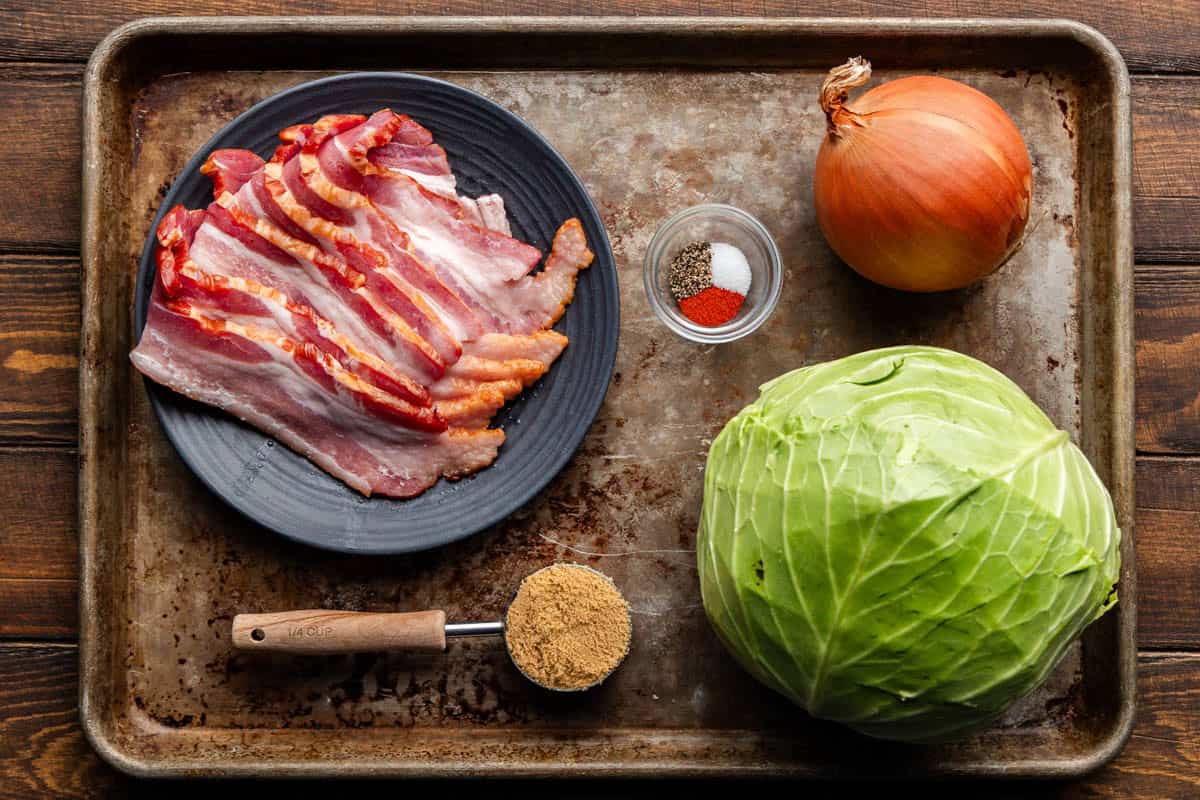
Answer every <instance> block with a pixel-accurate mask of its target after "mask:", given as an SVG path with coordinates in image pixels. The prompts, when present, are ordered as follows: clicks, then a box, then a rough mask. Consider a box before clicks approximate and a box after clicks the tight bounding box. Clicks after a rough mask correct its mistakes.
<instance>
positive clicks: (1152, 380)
mask: <svg viewBox="0 0 1200 800" xmlns="http://www.w3.org/2000/svg"><path fill="white" fill-rule="evenodd" d="M1135 285H1136V314H1137V319H1136V329H1137V376H1138V382H1137V393H1136V394H1137V400H1136V403H1137V446H1138V449H1139V450H1141V451H1143V452H1148V453H1195V452H1197V451H1198V450H1200V382H1198V381H1197V376H1198V375H1200V268H1197V267H1141V268H1139V269H1138V270H1137V273H1136V276H1135Z"/></svg>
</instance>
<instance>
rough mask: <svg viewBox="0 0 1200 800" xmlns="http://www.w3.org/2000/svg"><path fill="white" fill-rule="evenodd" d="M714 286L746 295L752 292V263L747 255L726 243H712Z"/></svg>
mask: <svg viewBox="0 0 1200 800" xmlns="http://www.w3.org/2000/svg"><path fill="white" fill-rule="evenodd" d="M709 247H710V248H711V249H712V282H713V286H717V287H720V288H721V289H725V290H726V291H730V292H736V293H738V294H740V295H745V294H747V293H748V292H749V291H750V262H749V261H747V260H746V254H745V253H743V252H742V251H741V250H740V249H738V248H737V247H734V246H733V245H731V244H726V243H725V242H712V243H711V244H710V245H709Z"/></svg>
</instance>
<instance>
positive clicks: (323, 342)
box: [159, 251, 444, 429]
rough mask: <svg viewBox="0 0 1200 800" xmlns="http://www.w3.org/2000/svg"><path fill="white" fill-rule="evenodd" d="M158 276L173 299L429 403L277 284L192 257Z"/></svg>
mask: <svg viewBox="0 0 1200 800" xmlns="http://www.w3.org/2000/svg"><path fill="white" fill-rule="evenodd" d="M164 252H165V251H164ZM159 278H160V280H161V282H162V286H163V291H164V293H165V294H166V296H167V297H169V298H170V299H171V300H173V301H184V302H186V303H187V304H188V305H189V306H191V307H193V308H198V309H201V310H203V311H204V312H205V313H212V314H217V315H221V316H222V317H225V318H232V319H242V320H246V319H248V318H254V324H256V325H257V326H258V327H261V328H264V329H267V328H269V329H273V330H275V331H277V332H278V333H279V334H280V335H283V336H287V337H289V338H291V339H292V340H295V341H296V342H300V343H304V344H309V345H311V346H313V347H317V348H319V349H320V350H321V351H323V352H325V353H328V354H329V355H330V356H332V357H333V358H334V359H336V360H337V361H338V363H339V364H340V365H341V366H342V368H343V369H344V370H346V371H348V372H351V373H353V374H355V375H357V376H358V377H359V378H361V379H363V380H365V381H367V382H368V383H370V384H371V385H372V386H375V387H376V388H377V389H380V390H382V391H385V392H388V393H390V394H393V395H395V396H396V397H398V398H400V399H402V400H404V401H405V402H408V403H412V404H415V405H417V406H428V405H429V404H430V396H429V390H428V389H426V388H425V387H424V386H422V385H420V384H419V383H416V382H415V381H413V380H412V379H411V378H410V377H408V376H407V375H404V374H402V373H400V372H397V371H396V370H395V369H393V368H392V366H391V365H390V364H388V363H387V362H386V361H383V360H382V359H381V358H379V357H378V356H376V355H375V354H374V353H372V352H369V351H366V350H362V349H361V348H359V347H358V346H356V345H355V344H354V343H353V342H352V341H350V340H349V339H348V338H347V337H346V336H343V335H342V334H341V333H340V332H338V330H337V329H336V328H335V327H334V326H333V325H332V324H331V323H330V322H329V321H328V320H326V319H324V318H323V317H321V316H320V315H318V314H317V313H316V312H315V311H314V310H313V309H312V308H311V307H310V306H307V305H304V304H303V303H297V302H295V301H293V300H291V299H290V298H288V297H287V296H286V295H284V294H283V293H282V292H280V291H278V290H276V289H273V288H271V287H269V286H263V285H262V284H259V283H257V282H255V281H252V280H246V279H244V278H236V277H228V276H225V275H213V274H211V273H207V272H204V271H203V270H201V269H199V268H198V267H197V266H196V265H195V262H193V261H192V260H191V259H185V260H182V261H180V260H179V259H178V258H176V259H175V260H174V264H173V268H172V269H169V270H168V269H160V270H159ZM426 417H428V415H426V414H422V416H421V418H420V419H414V420H413V422H414V425H413V427H420V428H423V429H424V428H428V427H429V426H430V425H431V424H433V423H431V422H430V421H429V420H428V419H426ZM443 427H444V426H443Z"/></svg>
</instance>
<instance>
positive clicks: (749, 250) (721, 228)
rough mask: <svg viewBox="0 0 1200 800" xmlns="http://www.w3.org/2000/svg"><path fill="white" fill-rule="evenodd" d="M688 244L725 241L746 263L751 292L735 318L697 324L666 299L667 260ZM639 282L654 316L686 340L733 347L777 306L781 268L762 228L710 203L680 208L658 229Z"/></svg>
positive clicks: (744, 216) (737, 212) (746, 216)
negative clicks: (748, 268) (713, 323)
mask: <svg viewBox="0 0 1200 800" xmlns="http://www.w3.org/2000/svg"><path fill="white" fill-rule="evenodd" d="M692 242H726V243H728V244H731V245H733V246H735V247H737V248H739V249H741V251H742V252H743V253H745V254H746V260H747V261H749V262H750V276H751V277H750V291H749V292H748V293H747V295H746V302H744V303H743V304H742V307H741V308H739V309H738V313H737V316H735V317H734V318H733V319H732V320H730V321H729V322H727V323H725V324H724V325H717V326H713V327H709V326H706V325H697V324H696V323H695V322H692V321H691V320H690V319H688V318H687V317H685V316H684V315H683V312H682V311H681V310H680V309H679V303H677V302H676V301H675V298H674V297H673V296H672V295H671V288H670V283H669V273H670V268H671V261H672V260H673V259H674V258H675V256H676V255H678V254H679V251H680V250H682V249H683V248H685V247H687V246H688V245H689V244H691V243H692ZM642 280H643V282H644V283H645V285H646V295H647V296H648V297H649V299H650V306H651V308H653V309H654V313H655V314H657V315H658V318H659V319H660V320H662V322H663V324H665V325H666V326H667V327H668V328H670V329H671V330H673V331H674V332H675V333H677V334H679V335H680V336H682V337H683V338H685V339H690V340H691V341H693V342H702V343H705V344H721V343H723V342H732V341H735V340H737V339H740V338H742V337H743V336H745V335H747V334H749V333H752V332H753V331H755V330H757V329H758V327H759V326H760V325H762V324H763V323H764V322H766V321H767V318H768V317H769V316H771V312H773V311H774V310H775V306H776V304H778V303H779V293H780V290H781V289H782V286H783V264H782V263H781V261H780V259H779V249H778V248H777V247H776V246H775V241H774V240H773V239H772V238H771V234H770V233H769V232H768V231H767V229H766V228H765V227H763V224H762V223H761V222H759V221H758V220H756V219H755V218H754V217H752V216H750V215H749V214H747V213H746V212H745V211H742V210H741V209H740V208H734V207H733V206H728V205H722V204H719V203H710V204H706V205H700V206H692V207H691V208H688V209H684V210H683V211H680V212H679V213H677V214H675V215H674V216H673V217H671V218H670V219H668V220H667V221H666V222H664V223H663V224H662V226H661V227H659V229H658V231H657V232H656V233H655V234H654V238H653V239H651V240H650V247H649V249H648V250H647V251H646V262H645V264H644V265H643V267H642Z"/></svg>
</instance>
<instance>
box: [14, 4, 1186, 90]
mask: <svg viewBox="0 0 1200 800" xmlns="http://www.w3.org/2000/svg"><path fill="white" fill-rule="evenodd" d="M380 13H386V14H399V15H404V14H445V13H454V14H460V15H463V16H477V15H496V14H582V15H601V14H624V15H631V16H639V15H646V14H695V15H705V16H718V15H763V16H854V17H879V16H893V17H907V16H921V17H973V16H981V17H1022V18H1028V17H1062V16H1070V17H1072V18H1074V19H1078V20H1080V21H1082V22H1085V23H1088V24H1090V25H1092V26H1094V27H1096V28H1097V29H1099V30H1100V31H1101V32H1103V33H1104V34H1106V35H1107V36H1108V37H1109V38H1111V39H1112V40H1113V42H1114V43H1115V44H1116V45H1117V47H1119V48H1120V49H1121V52H1122V53H1123V54H1124V56H1125V59H1126V61H1127V62H1128V63H1129V65H1130V67H1131V68H1133V69H1136V70H1142V71H1147V72H1181V71H1189V70H1191V71H1195V70H1200V52H1198V51H1197V49H1196V47H1195V42H1196V41H1197V39H1200V16H1198V15H1197V14H1196V13H1195V6H1194V4H1193V3H1192V0H1160V2H1156V3H1146V4H1130V3H1118V2H1112V1H1111V0H1076V2H1075V3H1073V4H1071V6H1070V8H1069V9H1064V6H1063V4H1062V3H1061V2H1059V0H957V2H953V3H950V2H944V3H929V2H926V0H857V2H851V3H845V2H840V3H839V2H834V1H833V0H756V1H755V2H751V1H750V0H738V2H724V3H698V2H695V0H659V1H658V2H656V3H653V4H648V3H641V2H636V0H595V1H594V2H587V0H502V1H501V2H486V0H462V2H457V3H454V4H453V5H448V4H446V3H445V2H441V0H397V2H394V3H389V4H387V5H386V6H381V5H380V4H379V3H377V2H375V1H374V0H323V1H322V2H313V1H312V0H309V1H308V2H283V0H214V1H212V2H207V3H203V4H197V3H194V2H187V0H122V1H121V2H112V3H80V4H77V5H75V6H73V7H72V9H71V13H69V14H64V13H62V6H61V5H60V4H58V3H56V2H55V1H54V0H3V2H0V14H3V17H4V19H5V20H6V21H7V22H8V25H7V30H6V35H5V37H4V40H3V42H0V58H7V59H11V60H28V59H62V60H82V59H84V58H86V57H87V55H88V53H90V52H91V50H92V48H93V47H94V46H95V45H96V43H97V42H98V41H99V40H100V39H101V38H102V37H103V36H104V34H106V33H107V32H108V31H110V30H111V29H112V28H114V27H116V26H117V25H118V24H120V23H122V22H125V21H127V20H131V19H136V18H137V17H143V16H149V15H154V14H249V15H262V14H286V15H301V14H380Z"/></svg>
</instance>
